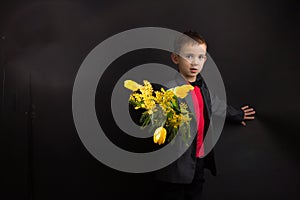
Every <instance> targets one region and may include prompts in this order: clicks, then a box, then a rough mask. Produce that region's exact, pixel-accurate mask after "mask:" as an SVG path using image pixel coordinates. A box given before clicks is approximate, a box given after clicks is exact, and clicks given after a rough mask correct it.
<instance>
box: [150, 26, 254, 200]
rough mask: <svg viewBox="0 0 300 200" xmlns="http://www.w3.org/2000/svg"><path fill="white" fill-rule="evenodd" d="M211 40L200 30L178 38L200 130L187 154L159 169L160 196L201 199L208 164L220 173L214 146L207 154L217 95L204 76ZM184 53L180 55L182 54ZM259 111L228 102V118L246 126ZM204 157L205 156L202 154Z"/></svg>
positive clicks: (175, 59) (182, 71)
mask: <svg viewBox="0 0 300 200" xmlns="http://www.w3.org/2000/svg"><path fill="white" fill-rule="evenodd" d="M206 51H207V43H206V42H205V40H204V38H203V37H202V36H201V35H199V34H198V33H197V32H192V31H189V32H185V33H184V35H183V36H182V37H179V38H178V39H177V40H176V41H175V45H174V52H176V53H172V55H171V59H172V61H173V62H174V63H175V64H176V65H177V66H178V71H179V73H180V74H181V75H182V77H183V78H184V79H185V81H186V82H188V83H190V84H191V85H193V86H194V90H193V91H192V92H191V95H192V99H193V103H194V108H195V114H196V120H197V129H198V130H197V131H196V132H197V133H196V136H195V139H194V140H193V143H192V144H191V145H190V147H189V148H188V149H187V150H186V151H185V152H184V154H183V155H182V156H181V157H180V158H179V159H178V160H176V161H175V162H173V163H172V164H170V165H169V166H167V167H165V168H163V169H161V170H158V171H157V172H155V179H156V180H157V182H156V183H157V185H156V186H157V188H158V189H157V190H156V191H155V192H156V194H155V195H156V199H157V198H159V199H164V200H167V199H172V200H176V199H182V200H183V199H191V200H192V199H195V200H196V199H197V200H199V199H201V195H202V187H203V183H204V168H207V169H209V170H210V171H211V173H212V174H213V175H216V166H215V161H214V152H213V150H212V151H210V153H209V154H208V155H207V156H205V157H203V155H204V152H203V149H202V148H201V145H202V141H203V139H204V137H205V135H206V132H207V130H208V126H209V120H210V116H211V113H212V110H211V107H212V105H213V104H214V99H210V96H209V91H208V88H207V86H206V84H205V82H204V80H203V79H202V77H201V76H200V72H201V70H202V68H203V65H204V63H205V61H206V59H207V58H206ZM179 53H180V55H179ZM254 114H255V111H254V109H253V108H250V107H249V106H244V107H242V108H241V109H240V110H238V109H235V108H233V107H231V106H227V113H226V118H227V119H228V120H230V121H234V122H238V123H240V124H242V125H243V126H246V122H245V121H246V120H253V119H254ZM201 157H203V158H201Z"/></svg>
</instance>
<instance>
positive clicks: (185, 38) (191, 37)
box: [174, 31, 207, 54]
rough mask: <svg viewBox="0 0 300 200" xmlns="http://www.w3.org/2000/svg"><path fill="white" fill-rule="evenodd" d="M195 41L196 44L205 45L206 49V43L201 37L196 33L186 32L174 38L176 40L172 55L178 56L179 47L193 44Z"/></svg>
mask: <svg viewBox="0 0 300 200" xmlns="http://www.w3.org/2000/svg"><path fill="white" fill-rule="evenodd" d="M195 41H196V42H197V43H198V44H205V45H206V47H207V43H206V41H205V39H204V37H203V36H202V35H200V34H199V33H198V32H196V31H186V32H184V33H183V34H182V35H181V36H179V37H178V38H176V40H175V42H174V53H177V54H178V53H179V52H180V49H181V47H182V46H183V45H184V44H186V43H189V42H192V43H195Z"/></svg>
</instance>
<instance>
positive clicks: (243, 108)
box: [241, 105, 249, 110]
mask: <svg viewBox="0 0 300 200" xmlns="http://www.w3.org/2000/svg"><path fill="white" fill-rule="evenodd" d="M247 108H249V106H248V105H247V106H244V107H242V108H241V109H242V110H245V109H247Z"/></svg>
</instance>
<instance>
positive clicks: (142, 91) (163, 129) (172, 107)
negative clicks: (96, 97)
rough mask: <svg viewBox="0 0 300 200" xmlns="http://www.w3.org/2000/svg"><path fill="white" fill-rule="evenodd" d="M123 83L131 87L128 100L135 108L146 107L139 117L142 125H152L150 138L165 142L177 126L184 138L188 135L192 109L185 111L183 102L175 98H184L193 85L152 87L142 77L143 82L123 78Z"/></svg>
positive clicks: (174, 132)
mask: <svg viewBox="0 0 300 200" xmlns="http://www.w3.org/2000/svg"><path fill="white" fill-rule="evenodd" d="M124 87H125V88H127V89H129V90H132V91H133V93H132V94H131V95H130V97H129V103H130V104H131V105H132V106H133V107H134V108H135V109H140V108H141V109H145V111H144V112H143V113H142V116H141V118H140V123H141V124H142V127H146V126H148V125H149V124H151V125H152V127H153V128H155V131H154V135H153V141H154V143H158V144H159V145H161V144H163V143H165V140H166V138H167V134H169V136H168V142H170V141H172V139H173V138H174V137H175V136H176V134H177V132H178V130H179V127H180V129H181V130H183V131H182V136H183V139H184V140H185V141H186V140H187V139H188V138H189V137H190V123H189V122H190V120H191V117H190V115H191V113H190V112H189V111H188V109H187V108H188V106H187V104H186V103H180V104H179V102H178V98H182V99H183V98H185V97H186V96H187V94H188V92H189V91H190V90H193V89H194V87H193V86H191V85H182V86H178V87H175V88H171V89H168V90H165V89H163V88H161V89H160V90H159V91H154V90H153V87H152V85H151V83H150V82H149V81H147V80H144V85H140V84H138V83H136V82H134V81H132V80H126V81H125V82H124Z"/></svg>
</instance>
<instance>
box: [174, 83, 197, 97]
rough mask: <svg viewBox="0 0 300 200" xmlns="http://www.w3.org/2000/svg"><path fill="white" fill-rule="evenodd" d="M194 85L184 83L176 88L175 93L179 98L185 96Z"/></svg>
mask: <svg viewBox="0 0 300 200" xmlns="http://www.w3.org/2000/svg"><path fill="white" fill-rule="evenodd" d="M193 89H194V87H193V86H191V85H182V86H177V87H175V88H174V90H173V91H174V94H175V95H176V96H177V97H179V98H182V99H183V98H185V97H186V96H187V94H188V92H189V91H190V90H193Z"/></svg>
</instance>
